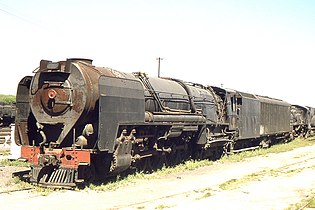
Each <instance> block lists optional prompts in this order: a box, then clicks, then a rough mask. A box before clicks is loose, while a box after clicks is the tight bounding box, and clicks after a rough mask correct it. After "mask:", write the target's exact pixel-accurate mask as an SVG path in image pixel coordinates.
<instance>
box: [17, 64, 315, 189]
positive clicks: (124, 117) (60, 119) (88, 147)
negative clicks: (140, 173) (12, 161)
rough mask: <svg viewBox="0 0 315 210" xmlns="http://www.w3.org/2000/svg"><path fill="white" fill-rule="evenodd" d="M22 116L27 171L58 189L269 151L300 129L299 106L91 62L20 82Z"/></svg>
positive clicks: (50, 67) (53, 68)
mask: <svg viewBox="0 0 315 210" xmlns="http://www.w3.org/2000/svg"><path fill="white" fill-rule="evenodd" d="M16 107H17V115H16V126H15V128H16V131H15V141H16V143H17V144H19V145H22V151H21V152H22V157H23V158H26V159H27V160H28V161H29V162H30V163H31V171H30V174H29V176H30V181H31V182H33V183H37V184H40V185H45V186H61V187H74V186H76V185H77V184H80V183H85V182H90V181H92V180H95V179H102V178H105V177H108V176H113V175H117V174H121V173H123V172H124V171H126V170H128V169H130V168H137V169H139V170H150V169H151V168H152V166H153V167H158V166H161V165H163V164H166V165H174V164H177V163H180V162H181V161H183V160H185V159H188V158H197V159H204V158H219V157H220V156H221V155H222V154H224V153H226V154H230V153H233V152H239V151H244V150H248V149H254V148H257V147H268V146H270V145H271V144H272V143H275V142H279V141H286V140H288V139H289V138H290V136H291V133H292V124H291V123H294V124H293V128H294V130H296V131H295V132H296V133H298V132H300V127H299V125H300V124H301V123H304V121H302V120H300V117H299V116H302V115H303V114H301V113H300V111H299V109H298V108H299V107H297V106H296V107H292V108H293V109H292V108H291V105H290V104H289V103H286V102H285V101H282V100H278V99H273V98H269V97H263V96H257V95H254V94H249V93H243V92H239V91H235V90H226V89H222V88H219V87H214V86H203V85H200V84H195V83H188V82H183V81H181V80H177V79H170V78H152V77H148V76H147V75H146V74H144V73H123V72H120V71H116V70H113V69H110V68H100V67H95V66H93V64H92V61H91V60H88V59H68V60H66V61H60V62H51V61H46V60H42V61H41V62H40V66H39V68H38V69H37V71H36V72H35V75H34V76H27V77H25V78H23V79H22V80H21V82H20V83H19V85H18V91H17V96H16ZM292 110H293V112H292ZM294 110H295V111H294ZM291 112H292V113H294V114H293V115H294V116H293V115H291ZM313 113H314V110H313ZM296 119H299V120H296ZM312 120H313V118H312ZM290 121H291V123H290ZM311 122H312V123H314V120H313V121H311ZM311 125H314V124H311ZM303 126H304V125H303ZM303 126H302V127H303ZM303 129H306V128H305V127H303Z"/></svg>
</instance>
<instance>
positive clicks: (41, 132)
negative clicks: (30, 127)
mask: <svg viewBox="0 0 315 210" xmlns="http://www.w3.org/2000/svg"><path fill="white" fill-rule="evenodd" d="M36 126H37V128H38V131H39V134H40V135H41V136H42V138H43V141H42V142H41V143H39V148H40V151H41V153H44V150H43V147H44V144H45V143H46V142H47V137H46V135H45V133H44V131H43V128H44V126H43V125H41V124H40V123H39V122H36Z"/></svg>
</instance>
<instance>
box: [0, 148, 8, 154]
mask: <svg viewBox="0 0 315 210" xmlns="http://www.w3.org/2000/svg"><path fill="white" fill-rule="evenodd" d="M8 155H10V150H9V149H8V150H0V156H8Z"/></svg>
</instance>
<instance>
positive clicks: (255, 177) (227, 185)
mask: <svg viewBox="0 0 315 210" xmlns="http://www.w3.org/2000/svg"><path fill="white" fill-rule="evenodd" d="M265 174H266V171H265V170H263V171H260V172H258V173H252V174H249V175H247V176H244V177H242V178H240V179H230V180H228V181H226V182H224V183H222V184H220V185H219V188H220V189H222V190H234V189H237V188H238V187H239V186H241V185H243V184H244V183H247V182H250V181H259V180H260V179H261V178H262V177H264V176H265Z"/></svg>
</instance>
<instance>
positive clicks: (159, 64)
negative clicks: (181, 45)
mask: <svg viewBox="0 0 315 210" xmlns="http://www.w3.org/2000/svg"><path fill="white" fill-rule="evenodd" d="M156 60H158V77H160V68H161V60H163V58H161V57H158V58H156Z"/></svg>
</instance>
